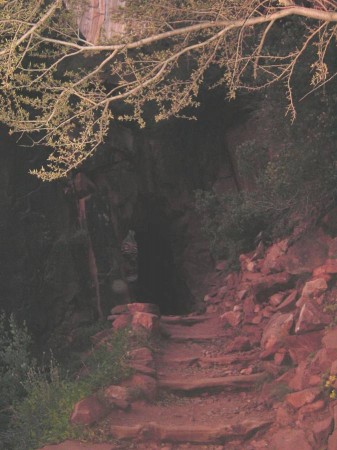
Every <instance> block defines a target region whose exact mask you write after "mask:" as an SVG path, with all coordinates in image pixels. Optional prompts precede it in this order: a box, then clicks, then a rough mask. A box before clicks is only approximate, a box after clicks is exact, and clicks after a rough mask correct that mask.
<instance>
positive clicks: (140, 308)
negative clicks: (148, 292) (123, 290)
mask: <svg viewBox="0 0 337 450" xmlns="http://www.w3.org/2000/svg"><path fill="white" fill-rule="evenodd" d="M126 306H127V308H128V310H129V311H130V313H131V314H135V313H136V312H143V313H149V314H156V315H157V316H159V315H160V312H159V307H158V305H155V304H154V303H129V304H128V305H126Z"/></svg>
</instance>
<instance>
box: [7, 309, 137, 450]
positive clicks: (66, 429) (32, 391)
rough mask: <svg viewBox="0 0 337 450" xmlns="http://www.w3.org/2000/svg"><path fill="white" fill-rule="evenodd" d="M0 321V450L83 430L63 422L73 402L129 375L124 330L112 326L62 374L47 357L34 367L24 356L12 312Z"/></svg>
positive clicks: (19, 449)
mask: <svg viewBox="0 0 337 450" xmlns="http://www.w3.org/2000/svg"><path fill="white" fill-rule="evenodd" d="M0 324H1V328H0V342H1V344H2V347H1V348H2V350H1V353H0V356H1V366H0V367H1V378H0V392H1V402H2V408H3V407H4V406H5V407H6V417H5V418H6V421H5V420H3V421H2V425H1V429H2V430H5V431H3V432H1V433H0V442H1V444H0V449H1V450H2V449H3V450H33V449H36V448H38V447H40V446H42V445H43V444H46V443H53V442H59V441H61V440H64V439H67V438H76V437H79V436H82V435H83V430H82V429H81V428H78V427H74V426H71V425H70V423H69V417H70V414H71V412H72V409H73V407H74V405H75V403H76V402H78V401H79V400H80V399H82V398H84V397H86V396H88V395H89V394H91V393H93V392H95V391H98V390H99V389H102V388H104V387H106V386H108V385H110V384H115V383H118V382H119V381H120V380H121V379H123V378H125V377H127V376H128V375H130V369H129V368H128V367H127V366H126V364H125V359H126V354H127V352H128V349H129V346H130V344H129V338H130V333H129V331H128V330H122V331H118V332H112V334H111V337H109V338H108V339H107V340H106V341H104V343H102V344H101V345H99V346H98V347H97V348H96V349H94V350H92V351H91V352H90V353H89V354H87V355H86V357H85V358H84V359H83V360H82V368H81V370H80V371H79V373H78V375H77V376H76V377H74V376H71V375H69V374H66V375H64V369H62V368H61V367H59V366H58V364H57V363H56V362H55V360H54V358H53V357H51V359H50V362H49V363H48V365H43V366H41V367H37V365H36V364H35V363H34V362H33V361H32V358H31V356H30V352H29V348H28V345H29V344H30V338H29V335H28V333H27V330H26V328H25V327H22V328H20V327H18V326H17V324H16V322H15V320H14V319H13V317H11V318H10V320H9V323H7V321H6V320H5V317H4V316H1V322H0Z"/></svg>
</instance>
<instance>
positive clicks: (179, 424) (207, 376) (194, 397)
mask: <svg viewBox="0 0 337 450" xmlns="http://www.w3.org/2000/svg"><path fill="white" fill-rule="evenodd" d="M162 326H163V328H164V331H165V334H166V335H167V336H169V337H168V338H167V339H165V340H164V342H163V345H162V347H161V349H160V351H158V352H157V354H156V369H157V377H158V386H159V394H158V398H157V400H156V401H155V402H153V403H146V402H145V401H141V402H136V403H133V405H132V409H131V411H128V412H127V411H117V410H116V411H113V413H112V414H111V415H110V416H109V418H108V422H109V429H110V433H111V435H112V436H113V437H114V438H115V439H118V440H121V441H124V440H125V441H126V442H127V446H125V444H122V443H121V444H120V447H116V448H120V449H122V448H123V449H124V448H130V449H131V448H132V449H139V450H142V449H147V450H149V449H152V448H153V449H156V448H158V449H162V448H164V449H165V450H169V449H170V450H173V449H191V450H192V449H193V450H202V449H205V450H206V449H207V450H220V449H226V450H234V449H236V450H239V449H240V450H241V449H247V450H248V449H253V448H255V447H253V446H252V444H250V443H249V444H248V443H247V442H245V441H247V439H249V438H251V437H252V436H254V435H256V434H257V433H258V434H261V433H263V432H264V430H266V429H267V428H268V427H269V425H270V424H271V423H272V421H273V414H274V413H273V411H272V410H271V409H270V406H266V405H265V404H264V402H263V400H261V398H260V395H259V389H260V388H261V384H262V383H263V381H264V380H265V378H266V374H265V372H263V370H261V369H259V368H255V369H252V367H251V361H252V359H253V358H254V356H255V357H256V352H255V351H254V350H250V351H247V352H237V353H231V354H228V353H227V352H226V347H228V344H229V343H230V342H232V340H233V335H232V331H229V330H227V331H226V330H225V328H224V326H223V323H221V321H220V319H219V318H218V317H216V316H215V315H208V316H207V315H206V316H181V317H165V316H164V317H162ZM251 372H254V373H251Z"/></svg>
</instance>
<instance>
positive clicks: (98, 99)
mask: <svg viewBox="0 0 337 450" xmlns="http://www.w3.org/2000/svg"><path fill="white" fill-rule="evenodd" d="M65 6H66V7H65ZM316 6H317V5H316V4H315V2H313V4H312V5H310V7H308V8H307V9H305V8H302V9H301V14H299V13H298V11H297V10H296V9H295V8H284V7H283V6H281V5H280V4H279V3H278V2H277V1H274V0H266V1H262V0H252V1H249V2H247V1H243V0H242V1H237V0H226V2H223V0H208V1H202V0H184V1H179V2H177V1H174V2H172V1H171V0H146V1H141V0H137V1H132V2H131V1H130V2H123V7H122V8H117V9H116V7H112V10H109V8H108V11H109V19H107V18H103V20H102V23H104V20H105V19H107V20H109V21H110V24H113V25H116V24H117V25H118V26H117V27H116V28H119V29H120V31H121V32H118V31H117V32H115V33H112V34H111V36H108V35H107V33H106V32H105V31H104V29H105V30H106V29H107V28H110V29H114V26H111V27H104V26H103V25H102V26H101V29H98V30H97V29H96V31H97V33H96V35H95V36H93V35H92V33H91V34H90V33H89V31H88V29H87V27H86V30H85V31H84V30H83V29H81V31H82V32H83V33H84V34H87V35H86V36H84V37H83V36H82V38H79V30H78V23H82V22H83V21H82V20H81V18H83V13H84V12H88V8H89V5H88V4H87V2H84V1H82V0H68V1H67V2H62V0H55V1H53V2H50V1H38V2H31V1H30V2H29V1H26V0H16V1H9V0H0V87H1V89H0V121H1V122H3V123H5V124H6V125H7V126H8V127H9V128H10V130H11V132H13V133H15V132H16V133H19V135H20V136H21V138H22V136H25V135H26V134H28V135H29V138H30V139H29V140H28V142H29V144H30V143H31V144H32V145H46V146H47V147H49V149H50V154H49V156H48V157H47V160H46V163H45V166H44V167H43V168H41V169H40V170H33V171H32V173H33V174H35V175H37V176H38V177H39V178H41V179H43V180H47V181H51V180H53V179H56V178H60V177H64V176H67V175H68V174H69V172H70V171H72V170H73V169H75V168H76V167H78V166H79V165H80V164H81V163H82V162H83V161H84V160H85V159H87V158H89V157H90V156H91V155H92V154H93V153H94V152H95V151H96V149H97V148H98V147H99V146H100V144H102V143H103V142H104V140H105V138H106V136H107V134H108V130H109V126H110V122H111V121H112V120H124V121H136V122H137V123H138V124H139V125H140V126H144V125H145V119H146V113H145V112H146V109H147V105H148V104H149V105H150V106H151V110H152V112H153V116H154V117H155V119H156V120H158V121H159V120H162V119H166V118H168V117H172V116H173V117H186V116H187V117H191V115H192V113H191V109H192V108H194V107H197V106H198V105H199V102H198V94H199V91H200V88H201V87H203V86H204V85H205V84H206V80H207V85H208V87H209V88H213V87H218V86H223V87H224V92H225V95H227V97H228V98H234V97H235V95H236V91H238V90H240V89H248V90H256V89H259V88H262V87H265V86H269V85H271V84H274V83H276V82H281V83H283V86H285V89H286V93H287V96H288V105H289V109H290V112H291V113H292V117H293V118H294V117H295V115H296V111H295V107H294V101H295V99H294V96H293V84H294V83H293V81H294V78H296V67H297V66H298V65H302V66H303V67H305V69H304V71H305V72H306V73H307V74H309V76H306V77H305V80H304V78H303V79H302V80H301V83H302V84H304V83H303V80H304V82H306V84H307V86H308V84H309V86H310V84H311V87H310V89H311V88H313V89H316V88H317V87H319V86H322V85H325V84H326V82H327V81H328V80H331V79H333V77H334V75H333V73H334V71H335V68H334V65H333V63H331V61H334V60H335V58H334V57H333V58H332V59H330V60H329V54H331V53H333V52H334V46H335V39H336V33H335V22H336V17H335V16H334V14H331V13H330V12H327V11H325V12H323V11H319V12H318V13H319V14H317V11H315V8H316ZM328 7H333V4H332V3H330V4H329V5H328ZM304 11H307V14H303V12H304ZM322 14H323V15H325V16H326V17H325V19H326V22H324V20H323V25H322ZM306 15H307V16H308V17H307V18H306V17H305V16H306ZM280 16H282V17H283V19H282V20H279V19H280ZM286 16H287V17H286ZM293 16H295V17H293ZM315 16H316V17H315ZM99 27H100V25H99ZM89 28H90V27H89ZM91 31H92V29H91ZM86 39H88V40H86ZM96 44H99V45H96ZM308 49H310V50H311V52H308V51H307V50H308ZM308 53H310V58H307V57H304V56H307V54H308ZM329 72H331V73H329ZM121 102H124V104H123V105H121ZM192 117H193V116H192ZM24 143H25V144H26V143H27V141H25V140H24Z"/></svg>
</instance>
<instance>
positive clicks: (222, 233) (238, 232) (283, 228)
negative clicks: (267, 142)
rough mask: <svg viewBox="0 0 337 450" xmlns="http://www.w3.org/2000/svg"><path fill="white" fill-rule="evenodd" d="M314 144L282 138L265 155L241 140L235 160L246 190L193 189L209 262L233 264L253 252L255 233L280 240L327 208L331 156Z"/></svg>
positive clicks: (336, 188)
mask: <svg viewBox="0 0 337 450" xmlns="http://www.w3.org/2000/svg"><path fill="white" fill-rule="evenodd" d="M294 142H297V141H296V140H295V141H294ZM319 144H320V143H319V142H318V143H316V145H315V144H313V143H312V144H311V146H310V147H306V146H305V145H303V142H302V145H298V146H296V145H295V144H293V143H291V141H290V140H288V142H286V143H285V144H284V145H283V146H282V147H280V148H279V149H278V150H277V152H275V151H274V153H273V154H271V155H270V154H269V155H268V151H267V148H266V147H265V146H259V145H258V144H257V143H256V142H255V141H247V142H244V143H243V144H242V145H241V146H239V147H238V148H237V150H236V161H237V166H238V172H239V176H240V177H241V179H243V180H246V182H247V181H248V183H249V184H250V190H243V191H241V192H235V193H229V194H226V195H217V194H215V193H214V192H210V191H208V192H205V191H197V193H196V209H197V211H198V212H199V213H200V215H201V218H202V224H203V229H204V231H205V233H206V235H207V237H208V239H209V243H210V249H211V252H212V254H213V255H214V256H215V258H228V259H229V260H231V261H234V260H236V259H237V257H238V255H239V254H240V253H241V252H246V251H250V250H252V249H253V247H254V240H255V238H256V237H257V235H258V233H259V232H261V231H265V235H266V236H269V238H270V239H271V240H272V239H274V238H278V237H282V236H284V235H287V234H289V233H290V232H291V231H292V230H293V229H294V227H295V226H297V225H300V224H303V223H305V224H307V225H308V224H310V223H314V222H315V221H317V219H318V218H319V217H320V214H322V213H323V212H324V211H325V210H327V209H328V208H329V207H330V206H331V205H332V203H333V202H334V201H335V197H336V192H337V182H336V181H337V180H336V176H337V174H336V170H335V159H336V155H335V154H334V151H332V150H331V149H329V148H328V147H327V148H326V149H325V151H324V148H323V149H322V146H321V145H319Z"/></svg>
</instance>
